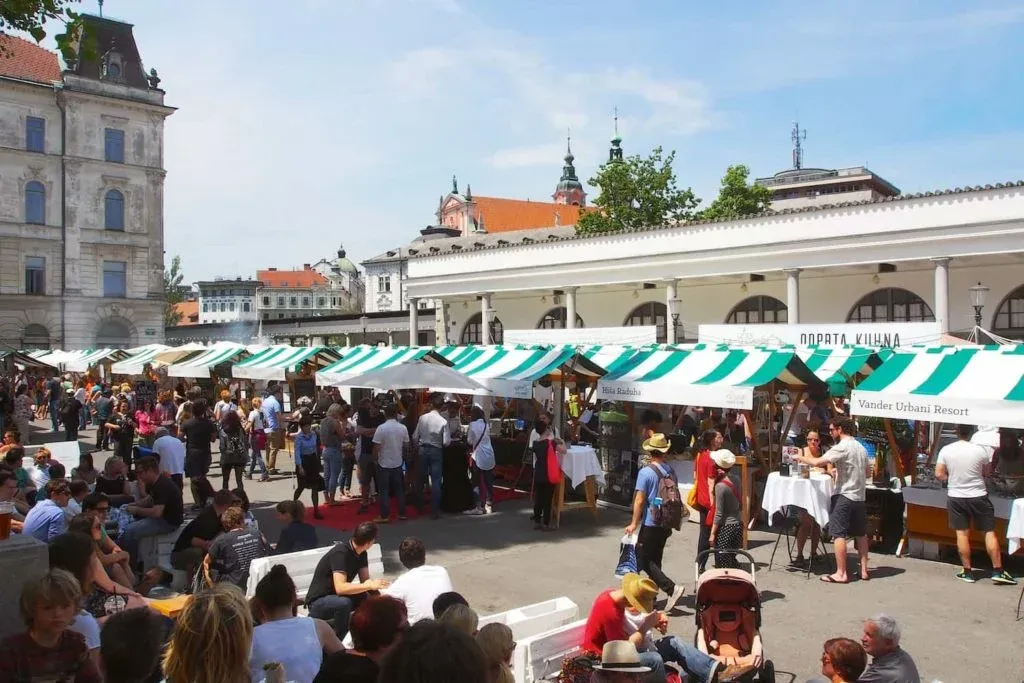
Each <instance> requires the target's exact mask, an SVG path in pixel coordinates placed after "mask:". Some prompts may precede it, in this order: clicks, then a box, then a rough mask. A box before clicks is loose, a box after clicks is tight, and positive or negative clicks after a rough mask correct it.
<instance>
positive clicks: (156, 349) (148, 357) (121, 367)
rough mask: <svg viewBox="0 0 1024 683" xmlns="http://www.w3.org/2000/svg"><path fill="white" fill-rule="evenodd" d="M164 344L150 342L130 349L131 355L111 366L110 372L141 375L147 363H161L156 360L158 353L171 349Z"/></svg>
mask: <svg viewBox="0 0 1024 683" xmlns="http://www.w3.org/2000/svg"><path fill="white" fill-rule="evenodd" d="M169 348H170V347H169V346H165V345H164V344H148V345H146V346H140V347H139V348H137V349H129V353H131V355H130V356H128V357H127V358H125V359H124V360H119V361H117V362H116V363H114V364H113V365H111V366H110V372H111V373H113V374H115V375H141V374H142V369H143V368H144V367H146V364H147V363H149V364H150V365H154V366H156V365H159V364H160V363H159V362H158V361H157V360H156V356H157V354H159V353H161V352H162V351H166V350H167V349H169Z"/></svg>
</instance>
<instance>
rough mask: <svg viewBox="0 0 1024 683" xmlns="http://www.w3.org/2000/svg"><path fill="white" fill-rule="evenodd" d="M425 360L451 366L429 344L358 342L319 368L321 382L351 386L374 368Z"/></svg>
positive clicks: (317, 375)
mask: <svg viewBox="0 0 1024 683" xmlns="http://www.w3.org/2000/svg"><path fill="white" fill-rule="evenodd" d="M417 360H421V361H423V362H425V363H440V364H441V365H448V366H451V365H452V363H451V361H449V360H448V359H446V358H445V357H444V356H442V355H440V354H439V353H437V352H435V351H434V350H433V349H432V348H430V347H428V346H423V347H421V346H357V347H355V348H354V349H353V350H351V351H349V352H348V353H346V354H345V355H344V356H343V357H342V358H341V359H340V360H338V361H336V362H334V363H331V364H330V365H328V366H327V367H325V368H323V369H322V370H318V371H317V372H316V383H317V385H318V386H328V387H333V386H348V385H347V381H348V380H349V379H351V378H353V377H357V376H359V375H363V374H365V373H367V372H370V371H371V370H380V369H383V368H387V367H391V366H394V365H399V364H401V363H408V362H410V361H417Z"/></svg>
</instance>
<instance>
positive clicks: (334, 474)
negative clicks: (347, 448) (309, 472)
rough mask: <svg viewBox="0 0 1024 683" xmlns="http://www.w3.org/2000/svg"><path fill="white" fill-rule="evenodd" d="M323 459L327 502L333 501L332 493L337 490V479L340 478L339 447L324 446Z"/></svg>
mask: <svg viewBox="0 0 1024 683" xmlns="http://www.w3.org/2000/svg"><path fill="white" fill-rule="evenodd" d="M323 459H324V480H325V481H326V482H327V503H328V504H331V503H333V502H334V495H335V493H337V491H338V480H339V479H341V460H342V458H341V449H340V448H333V447H332V448H325V449H324V451H323Z"/></svg>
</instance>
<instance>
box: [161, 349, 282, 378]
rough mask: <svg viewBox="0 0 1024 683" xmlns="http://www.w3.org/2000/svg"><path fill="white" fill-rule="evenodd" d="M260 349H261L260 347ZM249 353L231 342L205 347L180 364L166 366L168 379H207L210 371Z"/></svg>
mask: <svg viewBox="0 0 1024 683" xmlns="http://www.w3.org/2000/svg"><path fill="white" fill-rule="evenodd" d="M260 348H262V347H260ZM247 353H250V351H248V350H247V349H246V347H245V346H243V345H242V344H235V343H232V342H218V343H216V344H214V345H213V346H210V347H206V350H205V351H203V352H202V353H200V354H198V355H195V356H192V357H191V358H189V359H188V360H184V361H181V362H180V363H172V364H171V365H168V366H167V376H168V377H192V378H200V377H209V376H210V370H212V369H213V368H215V367H217V366H218V365H220V364H221V363H230V362H232V361H236V360H238V359H239V358H242V357H243V356H244V355H245V354H247Z"/></svg>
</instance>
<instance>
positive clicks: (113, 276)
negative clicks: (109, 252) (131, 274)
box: [103, 261, 128, 299]
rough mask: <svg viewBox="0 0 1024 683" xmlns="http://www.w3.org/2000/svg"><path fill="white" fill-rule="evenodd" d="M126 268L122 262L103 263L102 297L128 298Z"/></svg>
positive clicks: (125, 264)
mask: <svg viewBox="0 0 1024 683" xmlns="http://www.w3.org/2000/svg"><path fill="white" fill-rule="evenodd" d="M127 266H128V264H127V263H125V262H124V261H104V262H103V296H105V297H114V298H118V299H123V298H125V297H127V296H128V282H127V275H128V267H127Z"/></svg>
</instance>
